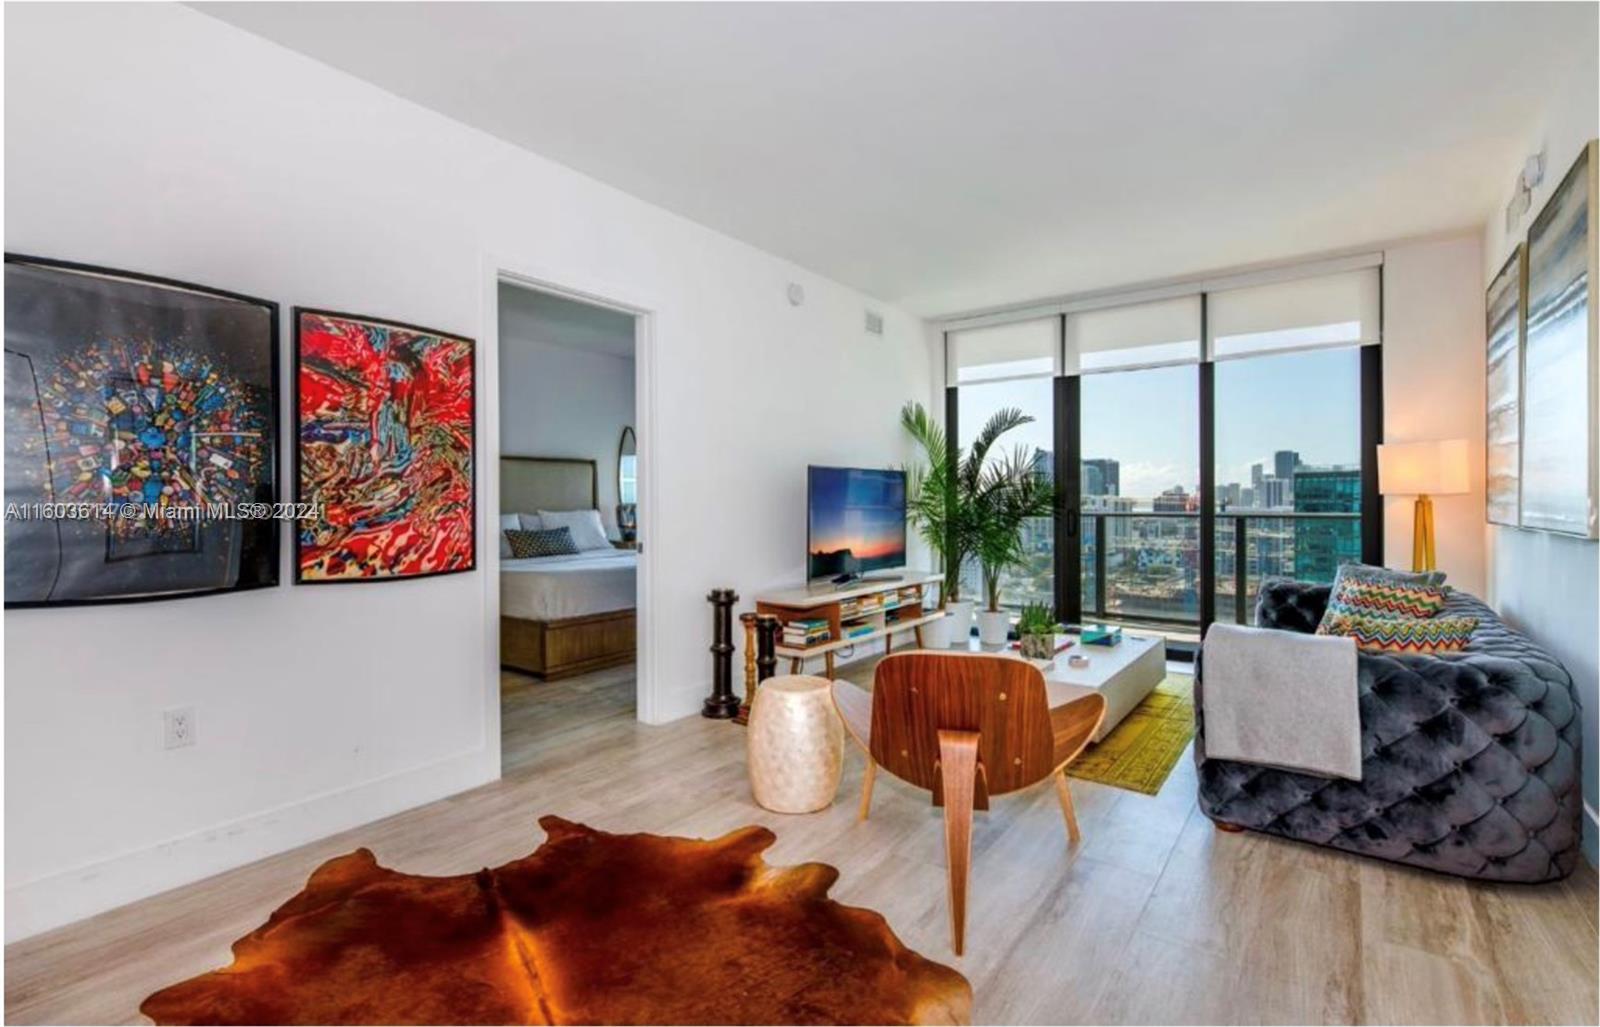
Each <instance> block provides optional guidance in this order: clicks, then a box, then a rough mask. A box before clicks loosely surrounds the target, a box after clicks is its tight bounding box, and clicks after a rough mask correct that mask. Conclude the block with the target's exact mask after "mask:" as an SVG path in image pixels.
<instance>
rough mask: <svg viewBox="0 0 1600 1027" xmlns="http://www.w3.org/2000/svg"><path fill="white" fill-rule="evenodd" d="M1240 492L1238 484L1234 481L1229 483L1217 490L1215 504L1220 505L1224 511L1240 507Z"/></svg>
mask: <svg viewBox="0 0 1600 1027" xmlns="http://www.w3.org/2000/svg"><path fill="white" fill-rule="evenodd" d="M1240 491H1241V490H1240V488H1239V483H1238V482H1236V481H1230V482H1228V484H1226V485H1223V486H1222V487H1220V488H1218V489H1217V502H1218V503H1220V504H1221V505H1222V508H1223V509H1225V510H1232V509H1235V508H1236V507H1238V506H1239V505H1240V498H1241V497H1240V494H1239V493H1240Z"/></svg>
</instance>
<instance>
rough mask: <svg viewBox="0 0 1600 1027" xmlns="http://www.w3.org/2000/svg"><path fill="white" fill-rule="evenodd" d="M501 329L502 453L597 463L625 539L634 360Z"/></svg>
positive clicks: (607, 511)
mask: <svg viewBox="0 0 1600 1027" xmlns="http://www.w3.org/2000/svg"><path fill="white" fill-rule="evenodd" d="M503 288H509V286H508V287H503ZM501 325H502V332H501V335H500V451H501V452H502V453H504V454H507V455H517V456H574V457H585V458H587V459H590V460H593V461H594V462H595V466H596V469H597V471H598V475H599V484H600V517H601V519H602V520H604V521H605V524H606V530H607V531H608V532H610V534H611V537H612V538H620V537H621V536H620V535H618V533H617V445H618V444H619V443H620V442H621V441H622V429H623V426H625V425H632V424H633V423H634V404H633V392H634V384H633V378H634V362H633V358H631V357H619V356H615V355H613V354H611V353H603V352H598V351H596V350H592V349H583V348H579V347H574V346H567V345H562V344H560V343H558V342H552V341H550V339H549V338H548V337H547V338H544V339H539V338H533V337H531V336H528V335H523V334H513V333H510V332H508V331H507V330H506V329H505V325H506V322H505V320H504V319H502V320H501ZM630 330H631V326H630Z"/></svg>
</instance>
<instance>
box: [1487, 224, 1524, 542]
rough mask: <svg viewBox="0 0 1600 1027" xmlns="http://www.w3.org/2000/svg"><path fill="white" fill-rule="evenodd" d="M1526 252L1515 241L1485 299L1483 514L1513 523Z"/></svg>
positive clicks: (1518, 496)
mask: <svg viewBox="0 0 1600 1027" xmlns="http://www.w3.org/2000/svg"><path fill="white" fill-rule="evenodd" d="M1525 254H1526V251H1524V250H1523V248H1522V246H1521V245H1518V246H1517V248H1516V251H1515V252H1513V253H1512V254H1511V259H1510V260H1508V261H1506V263H1505V266H1504V267H1502V268H1501V269H1500V273H1499V274H1497V275H1495V277H1494V281H1492V282H1490V283H1489V292H1488V298H1487V302H1486V308H1487V310H1488V325H1487V330H1488V331H1487V334H1488V339H1489V365H1488V375H1487V385H1488V388H1487V393H1488V419H1487V426H1488V433H1487V445H1488V450H1487V454H1486V460H1485V464H1486V466H1487V468H1488V479H1489V486H1488V516H1489V522H1490V523H1491V524H1504V525H1508V526H1510V527H1513V528H1514V527H1516V526H1517V525H1518V524H1520V523H1521V516H1522V329H1523V313H1524V312H1523V309H1522V297H1523V287H1524V284H1525V279H1526V277H1527V263H1526V260H1525Z"/></svg>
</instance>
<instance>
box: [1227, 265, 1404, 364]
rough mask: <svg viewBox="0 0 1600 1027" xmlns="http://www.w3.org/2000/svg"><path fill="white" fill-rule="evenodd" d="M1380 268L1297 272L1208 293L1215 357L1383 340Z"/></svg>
mask: <svg viewBox="0 0 1600 1027" xmlns="http://www.w3.org/2000/svg"><path fill="white" fill-rule="evenodd" d="M1378 273H1379V272H1378V269H1377V268H1363V269H1361V270H1359V271H1346V272H1342V273H1339V274H1330V275H1317V276H1315V277H1311V278H1296V279H1292V280H1289V281H1284V282H1273V283H1272V284H1270V285H1255V286H1249V287H1246V288H1242V289H1224V290H1221V291H1218V292H1213V293H1211V294H1209V296H1208V298H1207V307H1206V330H1207V334H1208V335H1209V336H1210V339H1209V340H1208V342H1209V344H1208V346H1207V353H1208V355H1209V356H1210V357H1211V358H1212V359H1214V360H1215V359H1225V358H1228V357H1242V356H1251V355H1254V354H1257V353H1271V352H1273V351H1276V350H1290V349H1316V348H1321V347H1327V346H1358V345H1359V346H1367V345H1374V344H1376V343H1377V342H1379V334H1378V306H1379V299H1378Z"/></svg>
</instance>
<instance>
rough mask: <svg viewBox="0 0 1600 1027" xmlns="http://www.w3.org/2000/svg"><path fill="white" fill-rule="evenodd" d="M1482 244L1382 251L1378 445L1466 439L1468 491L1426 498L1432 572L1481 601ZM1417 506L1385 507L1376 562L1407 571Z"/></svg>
mask: <svg viewBox="0 0 1600 1027" xmlns="http://www.w3.org/2000/svg"><path fill="white" fill-rule="evenodd" d="M1482 266H1483V243H1482V240H1480V239H1479V237H1478V235H1477V233H1472V234H1470V235H1463V236H1457V237H1455V238H1448V239H1438V240H1426V241H1421V242H1410V243H1401V244H1398V245H1394V246H1386V247H1384V251H1383V439H1384V441H1385V442H1414V441H1421V440H1426V439H1466V440H1467V441H1468V443H1469V444H1468V446H1467V452H1468V453H1469V454H1470V455H1471V460H1472V483H1473V484H1472V492H1471V493H1469V494H1467V495H1460V496H1435V497H1434V498H1433V516H1434V533H1435V538H1436V543H1435V548H1436V550H1437V554H1438V565H1439V569H1440V570H1443V571H1444V572H1446V573H1447V574H1448V575H1449V576H1450V584H1451V585H1454V586H1455V587H1457V588H1460V589H1464V590H1465V591H1468V592H1471V593H1472V594H1473V595H1478V596H1481V595H1483V594H1484V581H1485V576H1484V559H1483V511H1484V495H1483V473H1484V472H1483V461H1484V453H1483V433H1484V402H1483V396H1484V379H1483V376H1484V318H1483V309H1482V307H1483V281H1482V272H1481V268H1482ZM1414 506H1415V500H1414V499H1413V497H1410V496H1386V497H1384V501H1383V513H1384V519H1383V562H1384V564H1385V566H1389V567H1400V568H1408V567H1410V566H1411V538H1412V535H1411V532H1412V523H1413V517H1412V513H1413V509H1414Z"/></svg>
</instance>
